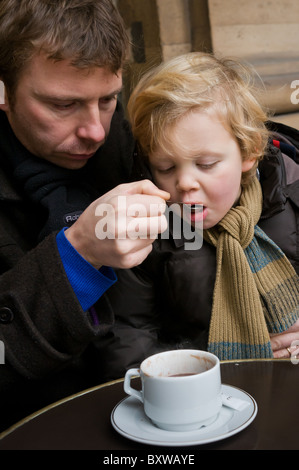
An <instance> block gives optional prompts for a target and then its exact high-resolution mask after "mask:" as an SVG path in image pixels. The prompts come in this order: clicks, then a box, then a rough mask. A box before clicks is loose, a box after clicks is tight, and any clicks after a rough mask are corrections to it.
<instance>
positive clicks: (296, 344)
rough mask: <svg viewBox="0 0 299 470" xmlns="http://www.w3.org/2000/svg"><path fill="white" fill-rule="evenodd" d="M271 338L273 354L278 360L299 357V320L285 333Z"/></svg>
mask: <svg viewBox="0 0 299 470" xmlns="http://www.w3.org/2000/svg"><path fill="white" fill-rule="evenodd" d="M270 336H271V346H272V350H273V354H274V357H275V358H276V359H281V358H284V357H295V356H297V357H298V356H299V320H297V321H296V323H294V325H293V326H292V327H291V328H289V329H288V330H286V331H284V332H283V333H279V334H274V335H270Z"/></svg>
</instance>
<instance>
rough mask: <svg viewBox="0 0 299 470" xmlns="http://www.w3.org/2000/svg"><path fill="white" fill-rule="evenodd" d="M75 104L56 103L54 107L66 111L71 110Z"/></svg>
mask: <svg viewBox="0 0 299 470" xmlns="http://www.w3.org/2000/svg"><path fill="white" fill-rule="evenodd" d="M74 105H75V103H54V107H55V108H56V109H58V110H61V111H63V110H66V109H71V108H72V107H73V106H74Z"/></svg>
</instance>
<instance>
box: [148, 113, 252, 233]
mask: <svg viewBox="0 0 299 470" xmlns="http://www.w3.org/2000/svg"><path fill="white" fill-rule="evenodd" d="M170 137H171V142H172V148H171V149H169V153H167V154H165V152H163V151H162V150H161V149H158V151H157V152H155V154H152V155H150V167H151V170H152V174H153V177H154V180H155V183H156V184H157V186H159V188H161V189H164V190H165V191H168V192H169V193H170V195H171V201H173V202H179V203H183V204H200V205H202V206H203V211H202V212H200V211H196V210H194V211H193V210H191V211H189V210H188V211H187V213H189V218H190V222H191V223H192V224H196V223H198V222H199V221H200V220H201V219H202V220H203V228H204V229H208V228H211V227H213V226H215V225H216V224H217V223H218V222H219V221H220V220H221V219H222V218H223V217H224V216H225V215H226V213H227V212H228V211H229V210H230V209H231V207H232V206H233V205H234V204H235V202H236V201H237V200H238V198H239V197H240V194H241V176H242V172H245V171H248V170H249V169H250V168H252V166H253V165H254V162H255V160H254V159H252V160H248V161H245V162H243V161H242V157H241V152H240V149H239V146H238V144H237V142H236V140H235V139H234V138H233V137H232V135H231V134H230V133H229V132H228V130H227V129H226V127H224V125H223V124H222V123H221V122H220V120H219V118H217V115H216V113H210V114H207V113H205V112H203V111H193V112H191V113H188V114H186V115H184V116H183V117H182V118H181V119H180V120H179V121H178V122H177V123H176V124H175V125H174V127H173V128H171V134H170Z"/></svg>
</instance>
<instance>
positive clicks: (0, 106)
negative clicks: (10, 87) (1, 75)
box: [0, 80, 9, 111]
mask: <svg viewBox="0 0 299 470" xmlns="http://www.w3.org/2000/svg"><path fill="white" fill-rule="evenodd" d="M8 108H9V106H8V99H7V95H6V91H5V86H4V83H3V82H2V80H0V110H1V111H8Z"/></svg>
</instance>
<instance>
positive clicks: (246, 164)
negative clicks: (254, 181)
mask: <svg viewBox="0 0 299 470" xmlns="http://www.w3.org/2000/svg"><path fill="white" fill-rule="evenodd" d="M255 162H256V157H253V158H251V159H249V160H244V161H243V162H242V173H246V171H249V170H251V168H252V167H253V166H254V164H255Z"/></svg>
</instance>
